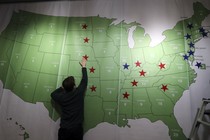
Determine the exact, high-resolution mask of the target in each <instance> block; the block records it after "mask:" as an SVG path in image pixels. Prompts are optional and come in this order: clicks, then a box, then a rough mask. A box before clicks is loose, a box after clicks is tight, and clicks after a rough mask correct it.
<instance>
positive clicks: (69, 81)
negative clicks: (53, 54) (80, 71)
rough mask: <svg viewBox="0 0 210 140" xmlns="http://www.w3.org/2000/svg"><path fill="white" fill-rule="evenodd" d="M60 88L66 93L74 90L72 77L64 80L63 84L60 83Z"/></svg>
mask: <svg viewBox="0 0 210 140" xmlns="http://www.w3.org/2000/svg"><path fill="white" fill-rule="evenodd" d="M62 86H63V88H64V89H65V90H66V91H72V90H73V89H74V86H75V80H74V77H73V76H69V77H67V78H66V79H64V80H63V83H62Z"/></svg>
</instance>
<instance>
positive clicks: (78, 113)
mask: <svg viewBox="0 0 210 140" xmlns="http://www.w3.org/2000/svg"><path fill="white" fill-rule="evenodd" d="M87 83H88V77H87V70H86V68H82V79H81V81H80V84H79V86H78V87H77V88H74V89H73V90H72V91H70V92H65V90H64V89H63V88H62V87H60V88H58V89H56V90H55V91H53V92H52V93H51V97H52V99H53V100H54V101H55V102H56V103H58V104H59V105H60V107H61V122H60V127H61V128H67V129H71V128H74V127H78V126H81V125H82V123H83V120H84V94H85V91H86V89H87Z"/></svg>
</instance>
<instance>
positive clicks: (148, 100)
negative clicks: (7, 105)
mask: <svg viewBox="0 0 210 140" xmlns="http://www.w3.org/2000/svg"><path fill="white" fill-rule="evenodd" d="M193 8H194V14H193V16H192V17H190V18H185V19H182V20H180V21H178V22H177V24H176V25H175V26H174V28H173V29H168V30H166V31H164V32H163V35H164V36H165V37H166V38H165V39H164V40H163V41H162V42H161V43H160V44H158V45H157V46H155V47H149V44H150V42H151V38H150V36H149V35H148V34H145V31H144V28H142V27H141V25H140V24H139V23H136V22H133V23H129V24H128V23H125V22H123V21H122V22H120V23H119V24H113V21H115V20H116V19H108V18H106V17H100V16H93V17H58V16H49V15H41V14H36V13H31V12H27V11H18V12H14V13H13V16H12V18H11V20H10V22H9V24H8V26H7V27H6V29H5V30H4V31H3V32H2V33H1V34H0V44H1V46H0V80H2V81H3V83H4V88H6V89H10V90H11V91H12V92H13V93H15V94H16V95H17V96H19V97H20V98H21V99H22V100H24V101H25V102H29V103H37V102H42V103H43V104H44V105H45V107H46V108H47V110H48V111H49V116H50V117H51V118H52V119H53V120H55V121H56V120H57V119H58V118H59V113H58V112H57V110H56V109H55V107H54V106H53V103H52V101H51V98H50V94H51V92H52V91H53V90H54V89H56V88H57V87H59V86H60V85H61V82H62V80H63V79H64V78H65V77H67V76H69V75H73V76H75V78H76V82H77V85H78V83H79V82H80V78H81V67H80V65H79V61H81V59H82V57H84V58H85V59H87V61H88V64H87V70H88V77H89V83H88V88H87V92H86V97H85V122H84V127H85V132H87V131H88V130H89V129H91V128H94V127H95V126H96V125H97V124H99V123H102V122H108V123H110V124H116V125H118V126H119V127H123V126H126V125H128V119H138V118H147V119H149V120H150V121H151V122H155V121H157V120H161V121H162V122H164V124H166V125H167V126H168V128H169V135H170V137H171V139H172V140H184V139H186V136H185V135H184V133H183V131H182V128H181V127H180V126H179V124H178V123H177V120H176V118H175V116H174V106H175V104H176V102H177V101H178V100H179V99H180V97H181V96H182V94H183V92H184V91H185V90H187V89H188V88H189V86H190V85H191V84H192V83H193V82H195V78H196V73H195V71H194V70H193V69H192V68H191V66H192V64H195V66H197V68H199V69H205V64H202V63H200V62H194V53H195V46H194V45H195V43H196V42H198V41H199V40H201V39H203V38H205V37H207V36H208V34H209V31H207V30H206V29H205V28H204V27H202V21H203V20H205V18H206V17H207V16H208V15H209V14H210V10H208V9H206V8H205V7H204V6H203V5H202V4H201V3H194V5H193ZM131 42H132V43H133V45H131Z"/></svg>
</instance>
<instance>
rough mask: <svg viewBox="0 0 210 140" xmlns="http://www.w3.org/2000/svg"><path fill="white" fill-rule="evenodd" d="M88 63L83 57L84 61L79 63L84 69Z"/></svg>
mask: <svg viewBox="0 0 210 140" xmlns="http://www.w3.org/2000/svg"><path fill="white" fill-rule="evenodd" d="M86 62H87V60H86V59H85V58H84V57H82V61H81V62H79V63H80V65H81V66H82V67H83V68H85V67H86Z"/></svg>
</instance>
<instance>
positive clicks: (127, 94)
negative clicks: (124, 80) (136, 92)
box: [123, 91, 130, 99]
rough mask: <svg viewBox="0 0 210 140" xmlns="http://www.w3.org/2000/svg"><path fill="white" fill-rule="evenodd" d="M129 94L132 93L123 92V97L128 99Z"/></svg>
mask: <svg viewBox="0 0 210 140" xmlns="http://www.w3.org/2000/svg"><path fill="white" fill-rule="evenodd" d="M128 96H130V94H129V93H128V92H127V91H126V92H125V93H123V98H124V99H125V98H127V99H128Z"/></svg>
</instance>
